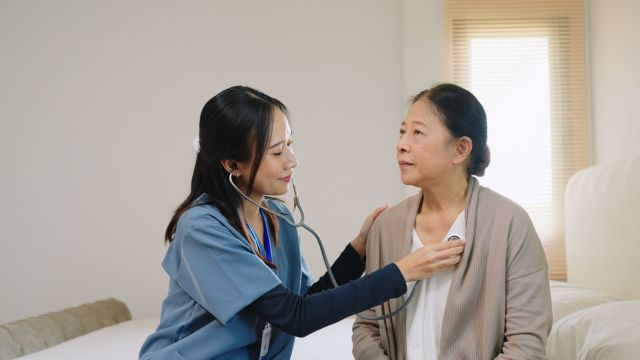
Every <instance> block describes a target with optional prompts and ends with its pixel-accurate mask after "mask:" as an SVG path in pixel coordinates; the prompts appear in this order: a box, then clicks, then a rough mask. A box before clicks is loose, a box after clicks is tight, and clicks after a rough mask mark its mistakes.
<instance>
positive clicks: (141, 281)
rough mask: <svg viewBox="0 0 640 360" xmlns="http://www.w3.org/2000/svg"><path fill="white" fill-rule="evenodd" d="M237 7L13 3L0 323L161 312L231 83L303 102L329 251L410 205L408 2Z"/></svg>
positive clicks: (4, 17)
mask: <svg viewBox="0 0 640 360" xmlns="http://www.w3.org/2000/svg"><path fill="white" fill-rule="evenodd" d="M240 3H241V2H236V1H231V0H229V1H215V2H214V1H199V2H194V1H190V2H186V3H185V2H175V1H168V0H164V1H151V0H146V1H137V2H128V1H108V2H107V1H105V2H82V1H72V0H66V1H55V2H53V1H39V2H35V1H28V2H27V1H20V0H11V1H9V0H0V171H1V179H2V186H0V199H2V200H1V202H0V228H1V229H2V235H0V239H1V240H0V285H1V289H2V290H1V292H2V295H0V323H2V322H6V321H12V320H15V319H19V318H22V317H26V316H30V315H36V314H39V313H43V312H47V311H52V310H56V309H61V308H64V307H67V306H72V305H76V304H80V303H83V302H87V301H93V300H97V299H100V298H105V297H110V296H113V297H116V298H119V299H121V300H123V301H125V302H126V303H127V304H128V305H129V307H130V309H131V310H132V312H133V315H134V317H143V316H153V315H157V314H159V309H160V302H161V300H162V298H163V296H164V294H165V292H166V289H167V283H166V277H165V274H164V272H163V271H162V269H161V267H160V261H161V259H162V257H163V254H164V251H165V246H164V244H163V240H162V237H163V231H164V227H165V226H166V223H167V221H168V220H169V217H170V215H171V212H172V210H173V209H174V208H175V206H177V204H178V203H179V202H180V201H181V200H182V199H183V197H184V196H185V195H186V193H187V189H188V184H189V180H190V176H191V171H192V166H193V161H194V156H195V155H194V152H193V149H192V147H191V141H192V139H193V137H194V136H195V135H196V133H197V123H198V116H199V112H200V109H201V106H202V105H203V104H204V102H205V101H206V100H207V99H209V98H210V97H211V96H213V95H214V94H215V93H217V92H219V91H220V90H222V89H224V88H226V87H228V86H230V85H234V84H246V85H250V86H254V87H256V88H258V89H261V90H263V91H265V92H267V93H268V94H270V95H273V96H275V97H277V98H279V99H281V100H282V101H284V102H285V103H286V104H287V105H288V107H289V108H290V111H291V114H292V126H293V129H294V136H295V141H296V143H295V148H296V151H297V155H298V158H299V168H298V170H297V173H296V174H297V178H298V183H299V185H300V186H299V187H300V190H301V192H302V196H303V201H304V205H305V208H306V211H307V213H308V215H309V219H308V222H309V224H310V225H312V226H314V227H316V228H317V229H318V231H319V232H320V234H321V235H322V236H323V238H324V239H326V240H325V241H326V243H327V247H328V252H329V255H330V257H332V258H335V256H337V254H338V253H339V252H340V251H341V250H342V248H343V247H344V245H345V244H346V242H347V241H348V240H350V239H351V237H352V236H353V235H355V233H356V231H357V229H358V228H359V227H360V223H361V221H362V219H363V218H364V217H365V215H366V214H368V213H369V211H370V210H371V209H372V208H373V207H375V206H377V205H380V204H384V203H386V202H391V203H393V202H396V201H398V200H400V199H401V198H403V197H404V190H403V188H402V186H401V185H400V183H399V181H398V173H397V170H396V166H395V157H394V151H395V150H394V143H395V140H396V138H397V128H398V124H399V121H400V119H401V118H402V116H403V106H404V103H405V88H404V85H403V79H405V78H406V76H405V74H404V73H403V68H404V66H406V63H405V62H404V61H403V56H404V55H403V54H404V53H403V42H404V37H403V16H405V15H406V14H405V13H403V7H402V3H401V2H395V1H386V0H375V1H372V0H360V1H348V2H345V1H340V0H330V1H321V2H296V1H284V0H283V1H270V2H258V1H256V2H253V3H252V5H251V7H248V6H247V5H241V4H240ZM420 45H422V44H420ZM413 66H415V65H413ZM303 240H309V238H308V237H305V239H303ZM304 251H305V254H306V256H307V258H308V259H309V260H310V262H311V264H312V267H313V268H314V269H315V271H316V273H318V272H320V271H321V262H320V259H319V255H318V254H319V253H318V250H317V247H316V245H315V243H311V242H309V241H307V242H306V243H305V244H304Z"/></svg>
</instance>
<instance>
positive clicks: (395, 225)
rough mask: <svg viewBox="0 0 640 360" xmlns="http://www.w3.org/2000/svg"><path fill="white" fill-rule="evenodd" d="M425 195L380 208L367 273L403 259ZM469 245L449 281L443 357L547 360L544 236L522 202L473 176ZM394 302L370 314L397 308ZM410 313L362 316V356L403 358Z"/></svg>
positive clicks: (357, 353) (357, 330)
mask: <svg viewBox="0 0 640 360" xmlns="http://www.w3.org/2000/svg"><path fill="white" fill-rule="evenodd" d="M421 197H422V193H420V194H417V195H415V196H412V197H410V198H408V199H406V200H405V201H403V202H401V203H400V204H398V205H395V206H393V207H391V208H389V209H388V210H386V211H385V212H384V213H382V214H381V215H380V216H379V217H378V219H377V220H376V222H375V223H374V225H373V227H372V228H371V231H370V233H369V238H368V242H367V266H366V269H367V272H371V271H374V270H376V269H378V268H381V267H383V266H384V265H386V264H389V263H391V262H393V261H396V260H398V259H400V258H402V257H403V256H404V255H406V254H408V253H409V250H410V249H411V237H412V232H413V227H414V222H415V218H416V214H417V211H418V207H419V204H420V202H421ZM465 214H466V240H467V244H466V247H465V250H464V253H463V255H462V259H461V260H460V263H459V264H458V265H457V267H456V270H455V272H454V275H453V278H452V280H451V287H450V288H449V295H448V298H447V303H446V306H445V310H444V317H443V322H442V333H441V337H440V354H439V356H438V359H455V360H462V359H474V360H475V359H494V358H495V359H518V360H522V359H544V358H545V347H546V341H547V336H548V335H549V331H550V329H551V324H552V316H551V295H550V290H549V272H548V267H547V262H546V258H545V255H544V252H543V249H542V245H541V244H540V239H539V238H538V235H537V234H536V231H535V229H534V227H533V224H532V223H531V220H530V219H529V216H528V215H527V213H526V212H525V211H524V210H523V209H522V208H521V207H520V206H518V205H517V204H515V203H514V202H512V201H510V200H509V199H507V198H505V197H503V196H501V195H499V194H497V193H496V192H494V191H492V190H490V189H488V188H485V187H482V186H480V185H479V184H478V181H477V180H476V179H475V178H474V177H469V188H468V191H467V205H466V210H465ZM403 299H404V298H398V299H392V300H390V301H388V302H386V303H384V304H383V305H381V306H377V307H375V308H373V309H370V310H367V311H365V312H364V314H366V315H369V316H373V315H377V316H380V315H382V314H383V313H387V314H388V313H389V312H391V311H393V310H395V309H396V308H397V307H398V306H400V304H401V303H402V301H403ZM405 322H406V312H405V311H403V312H401V313H400V314H399V315H398V316H395V317H393V320H389V319H387V320H384V321H382V320H380V321H368V320H362V319H360V318H357V319H356V322H355V323H354V325H353V355H354V357H355V358H356V359H358V360H360V359H363V360H365V359H366V360H368V359H396V360H403V359H404V358H405V353H406V335H405Z"/></svg>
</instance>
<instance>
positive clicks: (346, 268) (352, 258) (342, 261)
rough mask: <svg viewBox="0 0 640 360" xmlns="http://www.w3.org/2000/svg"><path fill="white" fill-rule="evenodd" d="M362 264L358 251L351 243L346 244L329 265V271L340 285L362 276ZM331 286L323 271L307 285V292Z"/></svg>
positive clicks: (309, 293)
mask: <svg viewBox="0 0 640 360" xmlns="http://www.w3.org/2000/svg"><path fill="white" fill-rule="evenodd" d="M364 265H365V264H364V261H363V259H362V258H361V257H360V255H359V254H358V252H357V251H356V250H355V249H354V248H353V247H352V246H351V245H347V246H346V247H345V248H344V250H343V251H342V253H341V254H340V256H338V258H337V259H336V261H335V262H334V263H333V265H331V271H332V272H333V276H334V277H335V278H336V282H337V283H338V285H342V284H346V283H348V282H349V281H351V280H355V279H357V278H359V277H360V276H362V274H363V273H364ZM331 288H333V284H332V283H331V279H330V278H329V274H328V273H325V274H324V275H323V276H322V277H321V278H320V279H319V280H318V281H316V282H315V283H314V284H313V285H311V286H310V287H309V289H308V290H307V294H308V295H311V294H315V293H317V292H319V291H322V290H326V289H331Z"/></svg>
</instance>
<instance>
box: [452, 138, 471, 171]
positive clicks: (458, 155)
mask: <svg viewBox="0 0 640 360" xmlns="http://www.w3.org/2000/svg"><path fill="white" fill-rule="evenodd" d="M454 141H455V145H454V146H455V148H454V153H453V159H452V163H453V165H459V164H462V163H464V162H465V161H467V159H469V155H470V154H471V150H472V149H473V141H471V138H469V137H468V136H462V137H459V138H457V139H455V140H454Z"/></svg>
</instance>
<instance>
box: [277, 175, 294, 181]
mask: <svg viewBox="0 0 640 360" xmlns="http://www.w3.org/2000/svg"><path fill="white" fill-rule="evenodd" d="M278 179H279V180H282V181H284V182H289V181H291V175H289V176H285V177H281V178H278Z"/></svg>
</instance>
